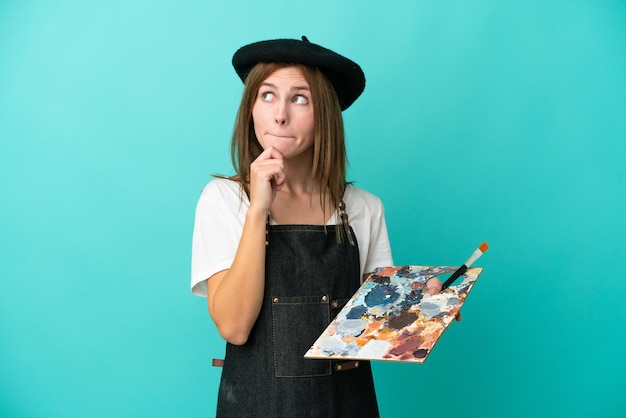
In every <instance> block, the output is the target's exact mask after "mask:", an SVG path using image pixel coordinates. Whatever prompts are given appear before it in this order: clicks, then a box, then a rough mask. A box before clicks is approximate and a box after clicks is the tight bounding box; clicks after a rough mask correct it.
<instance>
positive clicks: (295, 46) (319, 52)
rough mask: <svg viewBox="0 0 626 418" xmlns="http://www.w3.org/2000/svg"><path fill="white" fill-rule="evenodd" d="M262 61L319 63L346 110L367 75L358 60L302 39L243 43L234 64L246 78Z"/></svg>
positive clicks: (354, 98)
mask: <svg viewBox="0 0 626 418" xmlns="http://www.w3.org/2000/svg"><path fill="white" fill-rule="evenodd" d="M260 62H267V63H269V62H286V63H290V64H304V65H309V66H313V67H317V68H319V69H320V71H321V72H322V73H323V74H324V75H325V76H326V77H327V78H328V80H329V81H330V83H331V84H332V85H333V87H334V88H335V92H336V93H337V97H338V98H339V106H340V107H341V110H346V109H347V108H348V107H350V105H351V104H352V103H354V101H355V100H356V99H357V98H358V97H359V96H360V95H361V93H363V89H365V75H364V74H363V70H361V67H359V65H358V64H357V63H355V62H354V61H352V60H349V59H348V58H346V57H344V56H342V55H339V54H337V53H336V52H333V51H331V50H330V49H326V48H324V47H322V46H319V45H316V44H313V43H311V42H309V40H308V39H307V38H306V36H303V37H302V40H301V41H300V40H297V39H275V40H270V41H261V42H255V43H253V44H249V45H246V46H243V47H241V48H239V50H237V52H235V55H233V67H235V71H237V74H238V75H239V78H241V81H243V82H244V83H245V82H246V77H248V73H249V72H250V70H252V67H254V66H255V65H256V64H258V63H260Z"/></svg>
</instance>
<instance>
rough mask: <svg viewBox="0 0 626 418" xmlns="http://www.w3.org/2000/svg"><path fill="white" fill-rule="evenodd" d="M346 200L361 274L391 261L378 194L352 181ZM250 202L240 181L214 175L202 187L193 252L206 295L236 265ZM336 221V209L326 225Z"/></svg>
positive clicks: (194, 278) (196, 282)
mask: <svg viewBox="0 0 626 418" xmlns="http://www.w3.org/2000/svg"><path fill="white" fill-rule="evenodd" d="M343 201H344V202H345V204H346V213H347V214H348V221H349V223H350V226H352V229H353V230H354V233H355V235H356V238H357V243H358V246H359V260H360V264H361V266H360V267H361V275H363V274H364V273H366V272H371V271H372V270H373V269H374V268H376V267H387V266H393V259H392V257H391V246H390V245H389V236H388V235H387V224H386V223H385V213H384V208H383V204H382V202H381V201H380V199H379V198H378V197H376V196H374V195H373V194H371V193H369V192H367V191H365V190H363V189H359V188H358V187H355V186H352V185H348V187H347V188H346V191H345V194H344V196H343ZM249 206H250V201H249V200H248V197H247V196H246V194H245V193H242V191H241V187H240V186H239V183H237V182H235V181H232V180H226V179H215V180H212V181H210V182H209V184H207V185H206V187H205V188H204V190H203V191H202V194H201V196H200V199H199V200H198V205H197V207H196V219H195V224H194V229H193V241H192V251H191V291H192V293H193V294H195V295H198V296H205V297H206V294H207V288H206V280H207V279H208V278H209V277H211V276H213V275H214V274H215V273H217V272H220V271H222V270H225V269H228V268H230V266H231V265H232V263H233V260H234V259H235V253H236V252H237V247H238V246H239V240H240V238H241V234H242V232H243V224H244V221H245V218H246V212H247V210H248V207H249ZM270 222H273V221H270ZM337 223H339V222H338V216H337V214H335V215H334V216H333V217H332V218H331V219H330V220H329V221H328V225H334V224H337Z"/></svg>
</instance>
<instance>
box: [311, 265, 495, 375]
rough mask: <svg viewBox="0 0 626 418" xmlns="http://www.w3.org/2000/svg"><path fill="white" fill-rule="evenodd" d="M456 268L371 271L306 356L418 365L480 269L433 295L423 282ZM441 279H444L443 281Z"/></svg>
mask: <svg viewBox="0 0 626 418" xmlns="http://www.w3.org/2000/svg"><path fill="white" fill-rule="evenodd" d="M457 268H458V267H449V266H395V267H384V268H379V269H376V270H375V271H374V272H373V273H372V274H371V275H370V276H369V277H368V278H367V279H366V280H365V281H364V282H363V284H362V285H361V287H360V288H359V290H357V292H356V293H355V294H354V296H352V298H351V299H350V300H349V301H348V302H347V303H346V305H345V306H344V307H343V309H342V310H341V311H340V312H339V314H338V315H337V316H336V317H335V319H334V320H333V321H332V322H331V323H330V325H329V326H328V328H326V330H325V331H324V332H323V333H322V335H321V336H320V337H319V338H318V339H317V341H315V343H314V344H313V346H312V347H311V348H310V349H309V351H307V352H306V354H305V355H304V357H306V358H319V359H328V358H332V359H344V360H383V361H404V362H417V363H423V362H424V361H425V360H426V358H427V357H428V355H429V354H430V353H431V351H432V349H433V347H434V346H435V344H436V343H437V341H438V340H439V337H441V335H442V334H443V332H444V331H445V330H446V329H447V327H448V326H449V325H450V324H451V323H452V322H453V321H454V318H455V317H456V315H457V314H458V312H459V310H460V309H461V306H463V304H464V303H465V299H466V298H467V295H468V294H469V293H470V291H471V290H472V288H473V287H474V283H475V282H476V280H477V279H478V276H479V275H480V273H482V270H483V269H482V268H470V269H468V270H467V272H465V274H464V275H463V281H462V282H461V283H460V284H458V285H456V286H450V287H448V288H447V289H446V290H444V291H442V292H441V293H438V294H436V295H432V296H431V295H429V294H428V289H427V288H426V282H427V281H428V280H429V279H430V278H432V277H435V276H439V275H444V274H446V275H447V274H450V273H453V272H454V271H456V270H457ZM442 281H444V280H442Z"/></svg>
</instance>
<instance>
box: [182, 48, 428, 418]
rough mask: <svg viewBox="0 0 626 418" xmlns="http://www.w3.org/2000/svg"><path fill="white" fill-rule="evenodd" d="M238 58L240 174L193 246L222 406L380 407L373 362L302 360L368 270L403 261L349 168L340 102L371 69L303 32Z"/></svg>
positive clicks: (220, 410) (350, 413)
mask: <svg viewBox="0 0 626 418" xmlns="http://www.w3.org/2000/svg"><path fill="white" fill-rule="evenodd" d="M233 65H234V67H235V70H236V71H237V73H238V75H239V77H240V78H241V79H242V81H244V83H245V88H244V93H243V97H242V101H241V104H240V107H239V112H238V115H237V121H236V125H235V129H234V134H233V140H232V158H233V165H234V167H235V170H236V172H237V174H236V175H235V176H233V177H230V178H219V179H215V180H213V181H211V182H210V183H209V184H208V185H207V186H206V188H205V189H204V191H203V193H202V196H201V197H200V200H199V202H198V206H197V210H196V222H195V227H194V236H193V257H192V291H193V292H194V293H196V294H198V295H207V296H208V309H209V313H210V315H211V318H212V319H213V321H214V322H215V324H216V326H217V329H218V331H219V333H220V335H221V336H222V337H223V338H224V339H225V340H226V341H227V346H226V358H225V361H224V368H223V372H222V380H221V383H220V389H219V396H218V407H217V415H218V416H233V417H234V416H236V417H243V416H271V417H282V416H294V417H295V416H298V417H301V416H325V417H328V416H340V417H375V416H378V407H377V403H376V395H375V392H374V384H373V380H372V374H371V369H370V365H369V363H367V362H337V361H330V360H311V359H304V358H303V355H304V353H305V352H306V351H307V349H308V348H309V347H310V346H311V344H312V343H313V342H314V341H315V339H316V338H317V337H318V336H319V335H320V334H321V332H322V331H323V330H324V329H325V328H326V326H327V325H328V324H329V322H330V321H331V319H332V318H333V317H334V316H335V315H336V314H337V313H338V312H339V310H340V309H341V307H342V306H343V304H345V302H346V301H347V300H348V299H349V298H350V297H351V296H352V295H353V294H354V292H355V291H356V290H357V288H358V286H359V284H360V279H361V277H362V276H363V275H364V274H366V273H367V272H370V271H372V270H373V269H374V268H375V267H378V266H391V265H393V260H392V257H391V249H390V245H389V239H388V236H387V229H386V224H385V219H384V212H383V206H382V204H381V202H380V200H379V199H378V198H377V197H375V196H374V195H372V194H370V193H368V192H366V191H364V190H362V189H359V188H357V187H355V186H353V185H350V184H348V183H347V182H346V178H345V175H346V152H345V144H344V132H343V122H342V116H341V111H343V110H345V109H347V108H348V107H349V106H350V105H351V104H352V103H353V102H354V100H356V99H357V98H358V97H359V95H360V94H361V93H362V91H363V89H364V87H365V77H364V75H363V72H362V70H361V68H360V67H359V66H358V65H357V64H356V63H354V62H353V61H351V60H349V59H347V58H345V57H343V56H341V55H339V54H337V53H335V52H333V51H330V50H328V49H326V48H323V47H321V46H319V45H316V44H313V43H310V42H309V41H308V40H307V39H306V38H305V37H303V39H302V41H299V40H291V39H279V40H272V41H263V42H257V43H254V44H250V45H247V46H244V47H242V48H241V49H239V50H238V51H237V52H236V53H235V55H234V57H233ZM435 290H436V289H435Z"/></svg>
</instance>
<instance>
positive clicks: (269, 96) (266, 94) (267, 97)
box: [259, 91, 275, 102]
mask: <svg viewBox="0 0 626 418" xmlns="http://www.w3.org/2000/svg"><path fill="white" fill-rule="evenodd" d="M259 98H260V99H261V100H263V101H264V102H271V101H272V100H274V98H275V96H274V93H272V92H271V91H263V92H259Z"/></svg>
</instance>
